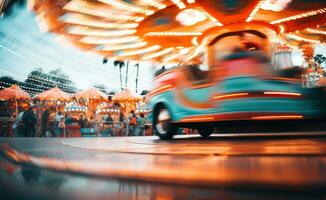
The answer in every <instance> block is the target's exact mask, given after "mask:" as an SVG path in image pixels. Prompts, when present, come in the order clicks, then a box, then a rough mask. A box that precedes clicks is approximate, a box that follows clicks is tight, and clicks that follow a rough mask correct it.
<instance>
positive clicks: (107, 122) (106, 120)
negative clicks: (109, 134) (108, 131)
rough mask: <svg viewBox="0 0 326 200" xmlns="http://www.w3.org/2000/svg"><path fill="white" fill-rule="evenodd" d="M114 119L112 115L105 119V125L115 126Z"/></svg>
mask: <svg viewBox="0 0 326 200" xmlns="http://www.w3.org/2000/svg"><path fill="white" fill-rule="evenodd" d="M113 121H114V120H113V118H112V117H111V115H110V114H109V115H108V116H107V117H106V119H105V123H106V124H113Z"/></svg>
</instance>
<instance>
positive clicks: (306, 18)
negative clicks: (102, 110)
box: [30, 0, 326, 62]
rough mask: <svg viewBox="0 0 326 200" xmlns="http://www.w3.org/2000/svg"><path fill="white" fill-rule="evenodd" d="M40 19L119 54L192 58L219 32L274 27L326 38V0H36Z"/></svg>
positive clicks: (82, 44) (297, 37) (87, 44)
mask: <svg viewBox="0 0 326 200" xmlns="http://www.w3.org/2000/svg"><path fill="white" fill-rule="evenodd" d="M30 2H33V4H32V3H31V6H32V8H33V10H34V11H35V12H36V13H37V21H38V22H39V25H40V27H41V28H42V29H43V30H44V31H52V32H56V33H58V34H60V35H62V36H64V37H65V38H66V39H68V40H70V41H71V42H72V43H73V44H75V45H76V46H77V47H79V48H81V49H84V50H92V51H96V52H97V53H99V54H102V55H104V56H106V57H112V58H114V59H132V60H156V61H160V62H172V61H178V60H179V59H180V57H188V58H192V57H194V56H195V55H196V54H198V52H199V50H198V49H199V47H200V44H201V42H202V41H203V40H204V39H205V37H206V36H208V35H209V34H210V33H212V32H214V31H218V30H221V29H227V28H228V27H229V26H236V25H237V24H242V25H243V24H244V25H246V24H248V25H249V24H260V25H264V26H268V27H270V28H271V29H273V30H274V31H275V33H276V34H278V35H280V36H281V38H282V39H285V40H286V41H288V42H291V43H293V44H295V45H297V43H298V42H302V41H305V42H311V43H321V42H325V33H326V26H325V23H326V1H324V0H310V1H307V0H276V1H275V0H232V1H225V0H214V1H212V0H71V1H68V0H57V1H52V0H34V1H30Z"/></svg>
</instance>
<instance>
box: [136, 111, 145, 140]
mask: <svg viewBox="0 0 326 200" xmlns="http://www.w3.org/2000/svg"><path fill="white" fill-rule="evenodd" d="M144 130H145V118H144V114H143V113H141V114H140V115H138V116H137V136H143V135H144Z"/></svg>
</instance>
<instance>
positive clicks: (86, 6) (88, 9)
mask: <svg viewBox="0 0 326 200" xmlns="http://www.w3.org/2000/svg"><path fill="white" fill-rule="evenodd" d="M63 9H65V10H69V11H73V12H78V13H82V14H87V15H93V16H97V17H104V18H107V19H116V20H131V21H136V22H140V21H142V20H144V17H139V16H131V15H121V12H120V13H119V11H116V10H108V9H105V10H104V9H100V8H99V7H98V6H97V5H91V4H90V3H87V2H84V1H70V2H69V3H68V4H66V5H65V6H64V7H63ZM115 13H116V14H115Z"/></svg>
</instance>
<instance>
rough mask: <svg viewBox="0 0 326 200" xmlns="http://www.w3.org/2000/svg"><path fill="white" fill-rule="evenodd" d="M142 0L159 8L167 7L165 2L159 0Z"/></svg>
mask: <svg viewBox="0 0 326 200" xmlns="http://www.w3.org/2000/svg"><path fill="white" fill-rule="evenodd" d="M140 1H141V2H144V3H146V4H148V5H151V6H153V7H155V8H157V9H159V10H162V9H164V8H166V5H165V4H163V3H160V2H158V1H154V0H140Z"/></svg>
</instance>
